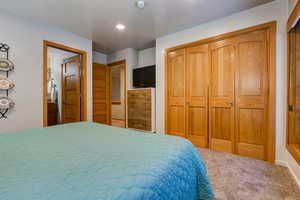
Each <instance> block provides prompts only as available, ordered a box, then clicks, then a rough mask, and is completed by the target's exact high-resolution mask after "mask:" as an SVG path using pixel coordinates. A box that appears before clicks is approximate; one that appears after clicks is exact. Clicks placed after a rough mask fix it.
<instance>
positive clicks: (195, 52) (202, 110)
mask: <svg viewBox="0 0 300 200" xmlns="http://www.w3.org/2000/svg"><path fill="white" fill-rule="evenodd" d="M186 55H187V65H186V108H187V114H186V116H187V118H186V124H187V138H188V139H189V140H190V141H191V142H192V143H193V144H194V145H196V146H198V147H207V146H208V81H209V57H208V45H207V44H204V45H200V46H196V47H191V48H188V49H187V50H186Z"/></svg>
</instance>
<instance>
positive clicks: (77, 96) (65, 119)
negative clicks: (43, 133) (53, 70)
mask: <svg viewBox="0 0 300 200" xmlns="http://www.w3.org/2000/svg"><path fill="white" fill-rule="evenodd" d="M80 69H81V59H80V56H74V57H71V58H68V59H65V60H64V62H63V64H62V123H63V124H65V123H72V122H79V121H80V116H81V113H80V112H81V86H80V85H81V83H80V73H81V70H80Z"/></svg>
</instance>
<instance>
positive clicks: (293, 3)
mask: <svg viewBox="0 0 300 200" xmlns="http://www.w3.org/2000/svg"><path fill="white" fill-rule="evenodd" d="M297 2H298V0H289V13H291V12H292V11H293V9H294V7H295V6H296V4H297Z"/></svg>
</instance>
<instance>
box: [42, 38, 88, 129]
mask: <svg viewBox="0 0 300 200" xmlns="http://www.w3.org/2000/svg"><path fill="white" fill-rule="evenodd" d="M84 57H85V53H84V52H82V51H80V50H76V49H73V48H69V47H65V46H62V45H58V44H54V43H51V42H47V41H45V44H44V126H54V125H58V124H66V123H73V122H80V121H85V120H86V119H85V118H86V117H85V116H86V113H85V112H86V109H85V97H86V95H85V84H84V83H85V80H86V79H85V67H84V66H86V64H84V62H86V61H85V60H86V59H85V58H84Z"/></svg>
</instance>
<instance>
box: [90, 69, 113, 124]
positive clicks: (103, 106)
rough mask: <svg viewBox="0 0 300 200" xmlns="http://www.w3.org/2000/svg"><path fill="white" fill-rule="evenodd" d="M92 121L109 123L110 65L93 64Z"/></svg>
mask: <svg viewBox="0 0 300 200" xmlns="http://www.w3.org/2000/svg"><path fill="white" fill-rule="evenodd" d="M93 121H94V122H97V123H102V124H107V125H111V74H110V67H108V66H106V65H101V64H95V63H94V64H93Z"/></svg>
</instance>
